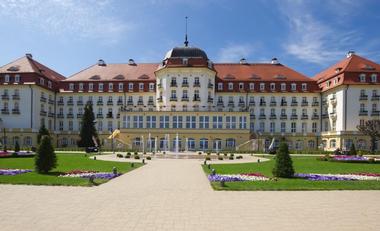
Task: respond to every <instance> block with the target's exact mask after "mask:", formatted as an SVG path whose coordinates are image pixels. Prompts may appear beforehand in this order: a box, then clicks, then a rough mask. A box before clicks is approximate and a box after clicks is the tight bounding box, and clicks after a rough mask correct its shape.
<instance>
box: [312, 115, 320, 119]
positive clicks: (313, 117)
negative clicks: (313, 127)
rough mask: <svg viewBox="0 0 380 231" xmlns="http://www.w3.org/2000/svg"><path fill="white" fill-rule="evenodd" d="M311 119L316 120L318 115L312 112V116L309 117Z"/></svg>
mask: <svg viewBox="0 0 380 231" xmlns="http://www.w3.org/2000/svg"><path fill="white" fill-rule="evenodd" d="M311 119H312V120H318V119H319V115H318V114H313V116H312V117H311Z"/></svg>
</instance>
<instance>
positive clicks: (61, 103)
mask: <svg viewBox="0 0 380 231" xmlns="http://www.w3.org/2000/svg"><path fill="white" fill-rule="evenodd" d="M57 104H58V105H59V106H63V105H65V102H63V100H59V101H58V102H57Z"/></svg>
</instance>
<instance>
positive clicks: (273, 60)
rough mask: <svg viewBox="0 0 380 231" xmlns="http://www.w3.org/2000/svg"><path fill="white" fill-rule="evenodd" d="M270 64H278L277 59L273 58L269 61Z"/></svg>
mask: <svg viewBox="0 0 380 231" xmlns="http://www.w3.org/2000/svg"><path fill="white" fill-rule="evenodd" d="M270 63H271V64H279V62H278V59H277V58H276V57H275V58H273V59H272V61H270Z"/></svg>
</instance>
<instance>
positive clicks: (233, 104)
mask: <svg viewBox="0 0 380 231" xmlns="http://www.w3.org/2000/svg"><path fill="white" fill-rule="evenodd" d="M227 106H229V107H234V106H235V103H234V102H228V104H227Z"/></svg>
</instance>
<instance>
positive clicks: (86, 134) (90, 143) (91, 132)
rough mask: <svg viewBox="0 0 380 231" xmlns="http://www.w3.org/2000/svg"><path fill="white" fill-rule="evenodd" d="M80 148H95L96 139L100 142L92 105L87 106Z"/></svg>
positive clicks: (81, 130) (83, 118) (81, 131)
mask: <svg viewBox="0 0 380 231" xmlns="http://www.w3.org/2000/svg"><path fill="white" fill-rule="evenodd" d="M79 136H80V140H79V142H78V146H79V147H94V146H95V143H94V139H93V137H94V138H95V139H96V140H98V133H97V131H96V128H95V115H94V112H93V110H92V104H90V103H88V104H86V107H85V108H84V114H83V117H82V127H81V129H80V133H79Z"/></svg>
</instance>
